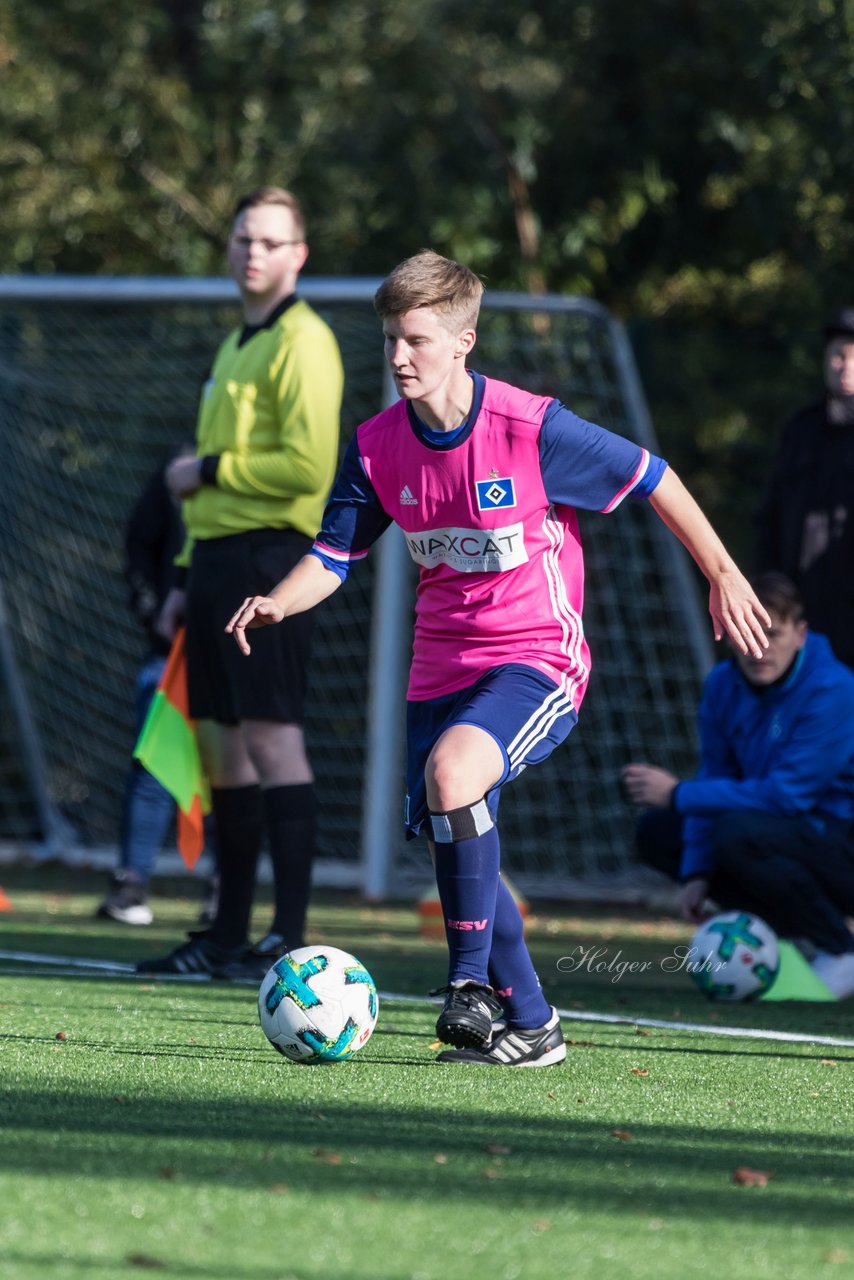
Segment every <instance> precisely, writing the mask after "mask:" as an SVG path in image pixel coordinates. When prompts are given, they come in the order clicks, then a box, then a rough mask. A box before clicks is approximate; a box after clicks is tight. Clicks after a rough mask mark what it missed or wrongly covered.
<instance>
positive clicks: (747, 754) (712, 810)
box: [621, 573, 854, 999]
mask: <svg viewBox="0 0 854 1280" xmlns="http://www.w3.org/2000/svg"><path fill="white" fill-rule="evenodd" d="M752 585H753V588H754V590H755V592H756V594H757V595H758V597H759V599H760V600H761V602H762V603H763V604H764V605H765V607H766V609H767V610H768V613H769V614H770V616H771V620H772V624H773V625H772V629H771V631H770V632H769V633H768V637H769V640H770V644H769V647H768V649H767V650H766V651H765V653H764V654H763V656H762V657H761V658H753V657H750V656H747V657H743V656H742V655H741V654H739V653H735V654H734V655H733V656H732V657H731V658H728V659H727V660H726V661H725V662H721V663H719V664H718V666H716V667H715V668H714V669H713V670H712V671H711V673H710V674H709V676H708V678H707V680H706V683H705V686H704V689H703V697H702V701H701V704H700V768H699V770H698V771H697V774H696V775H695V777H694V778H693V779H692V780H690V781H686V782H680V780H679V779H678V778H677V777H675V776H674V775H673V774H672V773H669V772H668V771H667V770H666V769H661V768H659V767H658V766H656V765H651V764H630V765H627V766H626V767H625V768H624V769H623V770H622V775H621V776H622V779H623V783H624V786H625V788H626V792H627V794H628V795H629V797H630V799H631V800H632V801H633V802H634V803H635V804H638V805H642V806H645V807H647V811H646V812H645V813H644V814H642V815H641V818H640V821H639V823H638V829H637V843H638V852H639V855H640V858H641V860H642V861H643V862H645V863H646V864H647V865H649V866H653V867H656V868H657V869H658V870H660V871H664V872H665V873H666V874H668V875H670V876H671V877H672V878H673V879H678V880H679V881H680V883H681V885H682V889H681V894H680V908H681V911H682V914H683V915H684V916H685V917H686V919H689V920H693V921H697V922H699V921H700V920H702V919H703V918H704V916H705V915H707V914H708V910H707V909H705V906H704V904H705V902H706V899H707V897H711V898H713V899H714V900H715V901H716V902H717V903H719V904H720V905H721V907H724V908H737V909H739V910H746V911H753V912H755V913H756V914H757V915H759V916H761V917H762V918H763V919H764V920H766V921H767V922H768V924H770V925H771V927H772V928H773V929H774V930H775V931H776V932H777V933H778V934H780V935H781V936H783V937H795V938H806V939H807V940H808V941H809V942H811V943H812V945H813V946H814V947H815V949H816V953H817V954H816V956H815V959H814V960H813V969H814V970H815V972H816V974H817V975H818V976H819V977H820V978H821V979H822V981H823V982H824V983H825V984H826V986H827V987H828V988H829V989H830V990H831V991H832V992H833V993H834V995H836V996H837V997H839V998H840V999H843V998H844V997H846V996H849V995H852V994H854V934H852V932H851V929H850V928H849V925H848V923H847V920H846V917H847V916H852V915H854V673H852V672H851V671H850V670H849V668H848V667H846V666H845V665H844V664H843V663H841V662H839V661H838V660H837V659H836V658H835V657H834V655H833V652H832V650H831V648H830V645H829V643H828V641H827V640H826V639H825V637H824V636H822V635H817V634H812V633H810V632H809V631H808V630H807V624H806V622H805V621H804V618H803V605H802V602H801V598H800V596H799V594H798V591H797V589H796V587H795V586H794V584H793V583H792V582H791V581H790V580H789V579H788V578H786V577H785V576H784V575H783V574H780V573H764V574H762V575H760V576H759V577H758V578H756V579H754V581H753V583H752Z"/></svg>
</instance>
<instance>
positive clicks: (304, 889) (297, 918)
mask: <svg viewBox="0 0 854 1280" xmlns="http://www.w3.org/2000/svg"><path fill="white" fill-rule="evenodd" d="M262 795H263V797H264V808H265V811H266V814H267V837H268V840H269V845H270V861H271V862H272V864H273V881H274V886H275V895H276V914H275V918H274V920H273V926H272V932H273V933H280V934H281V935H282V937H283V938H284V940H285V943H286V944H287V946H288V947H290V948H291V949H293V948H295V947H301V946H302V945H303V941H304V930H305V916H306V911H307V910H308V898H309V894H310V892H311V863H312V859H313V857H314V840H315V832H316V829H317V803H316V799H315V794H314V783H313V782H302V783H298V784H295V785H290V786H283V787H269V788H268V789H266V790H265V791H263V792H262Z"/></svg>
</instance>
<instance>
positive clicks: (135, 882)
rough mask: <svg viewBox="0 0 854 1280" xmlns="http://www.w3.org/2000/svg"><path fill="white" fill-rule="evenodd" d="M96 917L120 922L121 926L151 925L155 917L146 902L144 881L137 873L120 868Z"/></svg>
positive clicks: (113, 877) (114, 875)
mask: <svg viewBox="0 0 854 1280" xmlns="http://www.w3.org/2000/svg"><path fill="white" fill-rule="evenodd" d="M95 915H96V916H100V917H101V918H102V919H108V920H118V921H119V923H120V924H137V925H139V924H151V922H152V920H153V919H154V916H153V914H152V911H151V907H150V906H149V905H148V903H147V902H146V900H145V890H144V888H143V884H142V881H141V880H140V878H139V876H138V875H137V874H136V872H135V871H131V870H130V869H129V868H125V867H120V868H119V870H118V871H116V872H115V873H114V874H113V876H112V877H111V879H110V887H109V889H108V890H107V892H106V894H105V896H104V901H103V902H102V903H101V904H100V905H99V907H98V909H97V911H96V912H95Z"/></svg>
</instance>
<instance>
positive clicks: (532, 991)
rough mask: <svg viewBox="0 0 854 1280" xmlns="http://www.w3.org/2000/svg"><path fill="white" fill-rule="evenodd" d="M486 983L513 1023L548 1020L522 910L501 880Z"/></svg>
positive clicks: (541, 1023)
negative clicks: (528, 944)
mask: <svg viewBox="0 0 854 1280" xmlns="http://www.w3.org/2000/svg"><path fill="white" fill-rule="evenodd" d="M489 983H490V986H491V987H492V988H493V990H494V991H495V994H496V995H497V996H498V998H499V1000H500V1001H501V1003H502V1005H503V1007H504V1012H505V1013H506V1015H507V1020H508V1022H510V1023H512V1025H513V1026H514V1027H519V1028H525V1027H529V1028H531V1027H542V1026H545V1024H546V1023H547V1022H548V1020H549V1018H550V1017H551V1012H552V1011H551V1006H550V1005H549V1003H548V1001H547V1000H546V998H545V996H544V995H543V989H542V987H541V986H540V980H539V978H538V977H537V974H536V971H535V969H534V964H533V961H532V960H531V957H530V955H529V953H528V948H527V946H526V945H525V930H524V925H523V923H522V916H521V913H520V911H519V908H518V907H517V905H516V903H515V902H514V900H513V895H512V893H511V892H510V890H509V889H508V888H507V885H506V884H505V883H504V881H503V880H499V883H498V894H497V897H496V900H495V923H494V925H493V929H492V952H491V954H490V957H489Z"/></svg>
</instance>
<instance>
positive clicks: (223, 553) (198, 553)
mask: <svg viewBox="0 0 854 1280" xmlns="http://www.w3.org/2000/svg"><path fill="white" fill-rule="evenodd" d="M307 256H308V247H307V245H306V243H305V224H304V220H303V215H302V211H301V209H300V206H299V203H298V202H297V200H296V199H295V197H294V196H293V195H292V194H291V193H290V192H289V191H285V190H282V189H280V188H277V187H263V188H261V189H259V190H257V191H253V192H251V193H250V194H249V195H246V196H244V197H243V198H242V199H241V200H239V202H238V204H237V207H236V209H235V215H234V222H233V225H232V229H231V235H230V236H229V240H228V265H229V269H230V271H231V274H232V276H233V277H234V279H235V281H236V282H237V285H238V287H239V289H240V295H241V299H242V302H243V317H244V324H243V327H242V328H240V329H235V330H234V331H233V332H232V333H230V334H229V335H228V337H227V338H226V339H225V341H224V342H223V344H222V346H221V347H220V349H219V351H218V352H217V355H216V358H215V360H214V364H213V368H212V370H211V374H210V377H209V378H208V380H207V382H206V384H205V387H204V390H203V393H202V401H201V406H200V409H199V417H198V428H197V434H196V456H195V457H190V458H179V459H176V461H175V462H173V463H172V464H171V466H170V468H169V470H168V472H167V481H168V484H169V487H170V488H171V490H172V492H173V493H174V494H175V495H176V497H178V498H179V499H180V500H181V502H182V514H183V518H184V523H185V526H186V528H187V534H188V537H187V543H186V545H185V547H184V550H183V552H182V553H181V555H180V556H179V557H178V565H179V568H178V573H179V575H180V578H179V585H176V586H175V587H174V588H173V590H172V591H171V592H170V594H169V596H168V597H167V599H166V602H165V604H164V606H163V612H162V615H161V622H160V626H161V629H162V630H163V631H164V633H165V634H167V635H168V636H171V635H173V634H174V632H175V629H176V628H177V626H178V625H179V624H180V623H181V621H182V620H183V621H185V622H186V626H187V674H188V685H189V699H190V713H191V715H192V716H193V717H194V718H195V719H196V721H197V728H198V737H199V748H200V751H201V755H202V761H203V764H204V767H205V770H206V772H207V775H208V778H209V779H210V783H211V795H212V804H213V813H214V820H215V824H216V832H217V843H218V850H219V871H220V901H219V909H218V912H217V915H216V919H215V920H214V922H213V924H212V926H211V928H210V930H209V931H208V932H205V933H195V934H191V935H190V938H189V941H187V942H185V943H183V944H182V945H181V946H179V947H177V948H176V949H175V950H174V951H172V952H171V953H170V954H169V955H167V956H164V957H162V958H160V959H155V960H145V961H142V962H141V963H140V964H139V965H138V966H137V970H138V972H140V973H149V974H157V973H167V974H199V973H208V974H211V975H212V976H215V977H222V978H253V979H254V978H257V979H258V980H259V981H260V979H261V977H263V975H264V973H265V972H266V971H267V969H268V968H269V967H270V965H271V964H273V962H274V961H275V960H276V959H277V958H278V956H280V955H282V954H283V953H284V952H285V951H287V950H292V949H293V948H295V947H299V946H301V945H302V943H303V928H304V923H305V914H306V908H307V905H308V897H309V890H310V884H311V863H312V856H313V849H314V837H315V809H316V805H315V794H314V778H313V775H312V771H311V765H310V764H309V761H308V757H307V755H306V750H305V741H304V737H303V728H302V726H303V701H304V697H305V685H306V669H307V663H308V656H309V641H310V630H311V618H312V615H311V613H309V614H300V615H298V616H296V617H294V618H293V619H289V620H288V622H287V623H286V624H285V625H283V626H282V627H275V628H269V629H267V630H265V631H264V632H263V634H260V635H259V642H258V644H257V646H254V645H253V653H252V661H251V662H247V661H246V660H245V659H244V658H243V655H242V654H241V653H240V651H239V650H238V649H237V646H236V645H235V644H234V642H233V640H232V639H231V637H230V636H227V635H226V634H225V632H224V630H223V628H224V626H225V624H226V622H227V621H228V619H229V618H230V616H231V614H232V613H233V612H234V602H235V600H240V599H243V597H244V596H245V595H246V593H247V591H249V592H250V594H257V595H266V594H268V592H269V591H270V590H271V589H272V587H273V586H274V585H275V584H276V583H277V582H280V581H281V579H282V578H283V577H284V576H285V574H286V573H287V572H288V571H289V570H290V569H291V568H292V567H293V566H294V565H295V564H296V563H297V561H298V560H299V559H300V558H301V557H302V556H303V555H304V554H305V553H306V551H307V550H308V549H309V547H310V546H311V545H312V541H313V539H314V535H315V534H316V532H317V530H318V529H319V528H320V523H321V516H322V513H323V507H324V504H325V501H326V497H327V494H328V492H329V489H330V487H331V484H332V480H333V478H334V474H335V468H336V465H337V460H338V433H339V417H340V410H341V393H342V388H343V381H344V375H343V369H342V365H341V356H340V353H339V350H338V345H337V343H336V341H335V338H334V336H333V334H332V331H331V330H330V328H329V327H328V325H326V324H325V323H324V321H323V320H321V319H320V317H319V316H318V315H317V314H316V313H315V312H314V311H313V310H312V308H311V307H310V306H308V304H307V303H306V302H304V301H302V300H301V299H299V298H298V297H297V296H296V284H297V277H298V275H299V272H300V270H301V269H302V266H303V264H304V263H305V260H306V257H307ZM265 834H266V837H267V842H268V847H269V852H270V857H271V861H272V864H273V874H274V882H275V901H276V906H275V916H274V919H273V923H272V926H271V928H270V930H269V932H268V934H267V935H266V936H265V937H264V938H263V939H262V940H261V941H260V942H258V943H256V944H255V945H254V946H251V945H250V944H249V920H250V915H251V910H252V900H253V897H254V891H255V875H256V868H257V862H258V854H259V850H260V847H261V843H262V839H263V837H264V835H265Z"/></svg>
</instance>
